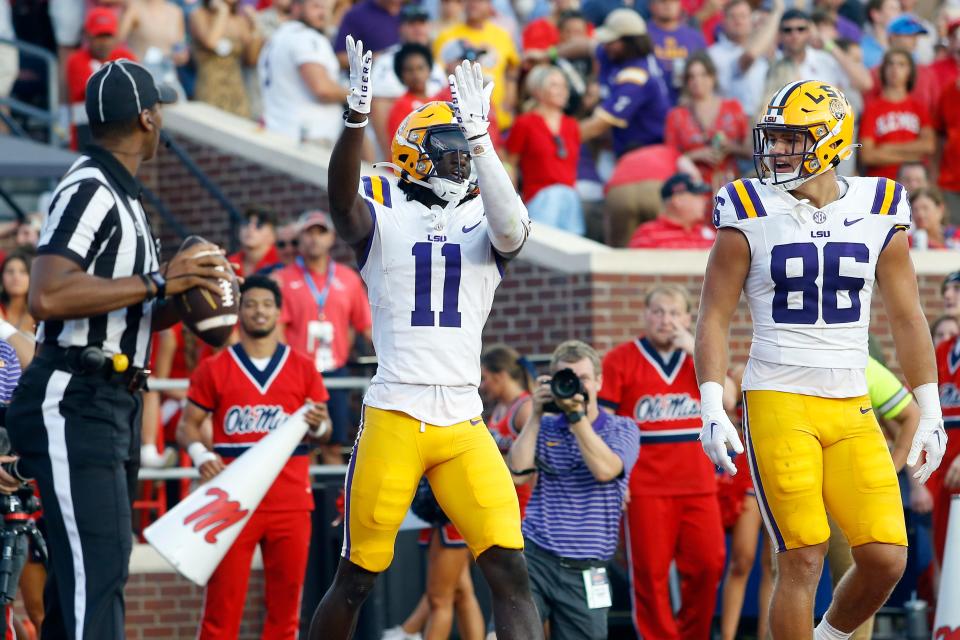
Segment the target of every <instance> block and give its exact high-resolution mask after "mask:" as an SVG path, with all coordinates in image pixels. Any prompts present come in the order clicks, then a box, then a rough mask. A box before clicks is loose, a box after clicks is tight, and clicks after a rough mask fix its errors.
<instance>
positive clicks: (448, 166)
mask: <svg viewBox="0 0 960 640" xmlns="http://www.w3.org/2000/svg"><path fill="white" fill-rule="evenodd" d="M347 54H348V59H349V63H350V86H351V89H350V97H349V100H348V102H349V110H348V111H347V112H346V113H345V115H344V119H345V128H344V131H343V133H342V134H341V136H340V138H339V140H337V143H336V145H335V146H334V148H333V154H332V157H331V158H330V169H329V174H328V177H329V179H328V185H329V186H328V191H329V197H330V213H331V214H332V217H333V222H334V226H335V227H336V229H337V233H338V234H339V235H340V237H341V238H343V239H344V240H345V241H347V242H348V243H350V244H351V245H352V246H353V249H354V252H355V253H356V256H357V262H358V263H359V267H360V275H361V276H362V277H363V279H364V282H365V283H366V285H367V291H368V296H369V299H370V307H371V309H372V312H373V343H374V346H375V348H376V351H377V356H378V365H377V373H376V375H375V376H374V378H373V380H372V381H371V384H370V388H369V390H368V391H367V394H366V396H365V397H364V409H363V422H362V424H361V428H360V433H359V435H358V436H357V442H356V444H355V445H354V450H353V456H352V457H351V459H350V464H349V466H348V471H347V479H346V501H345V509H344V511H345V514H344V542H343V551H342V556H343V557H342V558H341V560H340V565H339V567H338V568H337V574H336V576H335V577H334V580H333V584H332V585H331V586H330V588H329V590H328V591H327V593H326V595H325V596H324V597H323V600H322V601H321V602H320V605H319V606H318V608H317V611H316V613H315V614H314V618H313V621H312V624H311V626H310V638H311V639H312V640H319V639H320V638H324V639H334V640H339V639H344V638H348V637H350V635H351V634H352V631H353V628H354V626H355V625H356V620H357V614H358V612H359V610H360V606H361V605H362V604H363V601H364V600H365V598H366V596H367V595H368V594H369V592H370V589H371V588H372V587H373V584H374V580H375V579H376V576H377V574H378V573H380V572H381V571H383V570H385V569H386V568H387V567H388V566H389V565H390V562H391V560H392V559H393V548H394V541H395V539H396V535H397V531H398V529H399V527H400V523H401V522H402V521H403V518H404V516H405V515H406V513H407V510H408V508H409V506H410V503H411V501H412V500H413V496H414V492H415V491H416V488H417V484H418V482H419V481H420V478H421V476H423V475H424V474H426V476H427V478H428V479H429V481H430V485H431V487H432V488H433V492H434V494H435V495H436V498H437V501H438V502H439V503H440V506H441V507H442V508H443V511H444V512H445V513H446V514H447V516H448V517H449V518H450V520H451V521H452V522H453V524H454V525H455V526H456V528H457V530H459V531H460V533H461V534H462V535H463V537H464V539H465V540H466V542H467V546H468V547H469V548H470V551H471V552H472V553H473V556H474V557H475V558H476V560H477V565H478V566H479V567H480V569H481V570H482V571H483V574H484V576H485V577H486V579H487V582H488V583H489V584H490V588H491V591H492V594H493V610H494V617H495V620H496V629H497V637H498V638H500V639H501V640H510V639H522V640H529V639H536V638H542V637H543V631H542V628H541V626H540V619H539V616H538V614H537V611H536V607H535V605H534V603H533V599H532V597H531V595H530V587H529V584H528V578H527V570H526V564H525V562H524V558H523V554H522V549H523V538H522V536H521V532H520V507H519V504H518V502H517V493H516V491H515V490H514V488H513V481H512V480H511V477H510V472H509V471H508V470H507V466H506V464H505V463H504V461H503V458H502V456H501V455H500V451H499V450H498V449H497V445H496V443H495V442H494V440H493V438H491V437H490V434H489V433H488V431H487V427H486V426H485V425H484V423H483V419H482V418H481V417H480V414H481V412H482V411H483V403H482V402H481V400H480V395H479V392H478V386H479V384H480V346H481V331H482V330H483V325H484V322H485V321H486V318H487V315H488V313H489V311H490V306H491V305H492V303H493V294H494V291H495V290H496V288H497V285H498V284H499V283H500V279H501V277H502V271H503V267H504V264H505V262H506V261H507V260H509V259H510V258H512V257H513V256H515V255H516V254H517V253H518V252H519V251H520V248H521V247H522V246H523V244H524V242H525V241H526V238H527V235H528V232H529V228H530V222H529V218H528V216H527V212H526V209H525V208H524V206H523V203H522V202H521V200H520V197H519V196H518V195H517V193H516V191H515V190H514V188H513V185H512V183H511V182H510V178H509V177H508V176H507V173H506V171H505V170H504V168H503V165H502V164H501V163H500V160H499V159H498V157H497V154H496V151H495V150H494V149H493V146H492V144H491V142H490V136H489V134H488V133H487V126H488V120H487V114H488V113H489V112H490V93H491V90H492V88H493V85H492V83H487V84H486V86H484V79H483V75H482V71H481V69H480V66H479V65H477V64H471V63H469V62H464V63H463V64H462V65H461V66H460V67H458V68H457V69H456V71H455V75H452V76H450V78H449V80H450V89H451V94H452V96H453V103H452V104H451V103H446V102H429V103H427V104H425V105H423V106H421V107H420V108H418V109H416V110H414V111H413V112H412V113H411V114H410V115H409V116H407V118H406V119H405V120H404V121H403V123H402V124H401V125H400V128H399V130H398V131H397V132H396V135H395V137H394V140H393V145H392V150H391V156H392V157H391V163H389V164H390V166H391V167H392V168H393V171H394V173H395V174H396V175H395V176H394V177H391V178H386V177H381V176H367V177H364V178H363V179H362V180H361V177H360V150H361V144H362V141H363V137H364V132H363V127H364V126H366V124H367V121H368V120H367V118H368V114H369V112H370V99H371V94H372V91H371V86H370V78H369V73H370V52H369V51H366V52H365V51H364V50H363V44H362V43H361V42H354V41H353V38H352V37H350V36H347ZM358 184H359V186H360V188H359V193H358V192H357V185H358Z"/></svg>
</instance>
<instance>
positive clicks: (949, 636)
mask: <svg viewBox="0 0 960 640" xmlns="http://www.w3.org/2000/svg"><path fill="white" fill-rule="evenodd" d="M933 640H960V627H953V628H950V627H940V628H939V629H937V630H936V631H934V632H933Z"/></svg>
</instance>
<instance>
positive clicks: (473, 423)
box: [470, 418, 483, 426]
mask: <svg viewBox="0 0 960 640" xmlns="http://www.w3.org/2000/svg"><path fill="white" fill-rule="evenodd" d="M481 422H483V418H477V419H476V420H471V421H470V424H472V425H473V426H477V425H478V424H480V423H481Z"/></svg>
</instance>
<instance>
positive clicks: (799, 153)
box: [753, 124, 820, 189]
mask: <svg viewBox="0 0 960 640" xmlns="http://www.w3.org/2000/svg"><path fill="white" fill-rule="evenodd" d="M776 143H780V144H776ZM775 144H776V146H778V147H779V148H781V149H786V150H785V151H778V152H774V146H775ZM817 147H818V142H817V141H816V140H814V138H813V136H812V135H811V134H810V130H809V129H808V128H807V127H801V126H790V125H782V124H778V125H767V124H759V125H757V126H755V127H754V128H753V165H754V168H755V169H756V171H757V176H758V177H759V178H760V181H761V182H763V183H767V182H769V183H770V184H772V185H774V186H776V187H780V188H783V189H795V188H796V187H799V186H800V185H801V184H803V183H804V182H806V181H807V180H809V179H810V178H812V177H814V176H815V175H817V174H818V173H820V161H819V160H818V159H817V154H816V150H817ZM794 163H796V166H795V167H792V168H791V167H789V166H787V165H793V164H794ZM778 165H780V166H778Z"/></svg>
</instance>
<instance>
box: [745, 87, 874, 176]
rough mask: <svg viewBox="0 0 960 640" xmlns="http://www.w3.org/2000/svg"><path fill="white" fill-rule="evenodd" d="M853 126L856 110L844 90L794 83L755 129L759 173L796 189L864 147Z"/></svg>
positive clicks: (773, 101) (772, 101) (771, 104)
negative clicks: (858, 148) (855, 149)
mask: <svg viewBox="0 0 960 640" xmlns="http://www.w3.org/2000/svg"><path fill="white" fill-rule="evenodd" d="M853 130H854V113H853V108H852V107H851V106H850V103H849V102H848V101H847V98H846V97H845V96H844V95H843V93H842V92H841V91H840V90H839V89H837V88H836V87H834V86H831V85H829V84H826V83H824V82H820V81H818V80H805V81H801V82H791V83H789V84H787V85H786V86H784V87H783V88H782V89H780V90H779V91H777V92H776V93H775V94H774V95H773V97H772V98H771V99H770V102H769V103H768V105H767V108H766V110H765V111H764V113H763V115H761V116H760V121H759V122H758V123H757V125H756V126H755V127H754V128H753V163H754V167H755V168H756V170H757V176H758V177H759V178H760V180H761V182H764V183H766V182H768V181H769V182H770V183H772V184H774V185H776V186H779V187H782V188H784V189H795V188H796V187H799V186H800V185H801V184H803V183H804V182H806V181H807V180H809V179H810V178H812V177H814V176H817V175H820V174H821V173H824V172H826V171H829V170H830V169H833V168H834V167H836V166H837V165H838V164H840V161H841V160H844V159H846V158H847V157H848V156H849V155H850V154H851V153H853V149H854V148H856V147H858V146H860V145H858V144H855V143H854V142H853Z"/></svg>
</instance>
